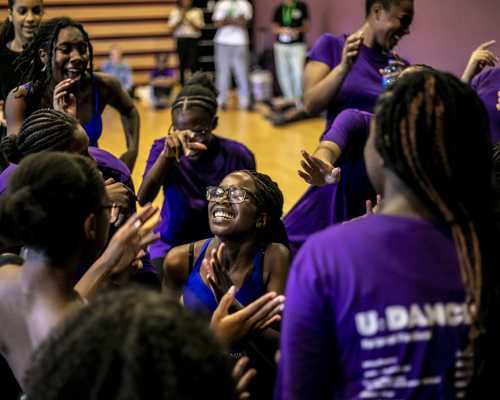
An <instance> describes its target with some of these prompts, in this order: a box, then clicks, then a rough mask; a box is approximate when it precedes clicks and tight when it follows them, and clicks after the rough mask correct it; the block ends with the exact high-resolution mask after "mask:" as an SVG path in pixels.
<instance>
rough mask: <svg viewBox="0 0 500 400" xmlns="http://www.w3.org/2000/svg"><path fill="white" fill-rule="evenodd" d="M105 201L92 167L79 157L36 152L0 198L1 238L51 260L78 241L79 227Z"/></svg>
mask: <svg viewBox="0 0 500 400" xmlns="http://www.w3.org/2000/svg"><path fill="white" fill-rule="evenodd" d="M106 198H107V195H106V192H105V188H104V180H103V178H102V176H101V175H100V173H99V171H98V170H97V167H96V166H95V165H94V164H92V163H91V162H90V160H87V159H86V158H84V157H82V156H77V155H72V154H66V153H60V152H45V151H44V152H41V153H37V154H32V155H29V156H27V157H25V158H24V159H23V160H22V161H21V163H20V164H19V166H18V167H17V168H15V169H14V171H12V173H11V174H10V175H9V179H8V183H7V189H6V192H5V194H4V195H2V196H1V197H0V238H1V240H2V241H3V242H4V243H6V244H24V245H27V246H30V247H32V248H33V249H37V250H41V251H43V252H45V253H46V254H47V256H49V257H51V258H52V259H56V258H57V257H59V255H60V254H61V248H66V249H71V248H73V246H74V243H75V241H76V240H77V239H78V238H80V237H81V236H82V235H83V222H84V221H85V219H86V218H87V217H88V216H89V215H90V214H91V213H94V212H97V210H99V208H101V207H102V206H104V205H105V204H104V202H105V199H106Z"/></svg>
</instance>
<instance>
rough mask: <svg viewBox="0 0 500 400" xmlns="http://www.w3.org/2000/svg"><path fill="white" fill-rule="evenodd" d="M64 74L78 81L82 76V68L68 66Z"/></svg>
mask: <svg viewBox="0 0 500 400" xmlns="http://www.w3.org/2000/svg"><path fill="white" fill-rule="evenodd" d="M64 74H65V75H66V76H67V77H68V78H70V79H73V80H75V81H78V80H80V78H81V77H82V70H81V69H76V68H67V69H65V70H64Z"/></svg>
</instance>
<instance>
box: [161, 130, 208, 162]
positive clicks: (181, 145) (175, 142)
mask: <svg viewBox="0 0 500 400" xmlns="http://www.w3.org/2000/svg"><path fill="white" fill-rule="evenodd" d="M194 137H195V133H194V132H193V131H190V130H187V131H175V132H173V133H171V134H169V135H168V136H167V137H166V138H165V148H164V150H163V156H164V157H165V158H175V159H176V160H177V162H180V161H181V158H182V156H183V155H186V156H189V155H190V154H191V151H192V150H206V149H207V146H205V145H204V144H203V143H198V142H191V141H190V140H194Z"/></svg>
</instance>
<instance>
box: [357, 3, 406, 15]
mask: <svg viewBox="0 0 500 400" xmlns="http://www.w3.org/2000/svg"><path fill="white" fill-rule="evenodd" d="M405 1H411V3H412V4H413V0H366V2H365V18H368V17H369V16H370V12H371V9H372V6H373V5H374V4H380V5H381V6H382V8H383V9H384V10H385V11H389V10H390V8H391V6H392V5H395V6H399V5H400V4H401V3H403V2H405Z"/></svg>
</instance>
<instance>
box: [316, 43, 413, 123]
mask: <svg viewBox="0 0 500 400" xmlns="http://www.w3.org/2000/svg"><path fill="white" fill-rule="evenodd" d="M347 37H348V35H340V36H334V35H332V34H330V33H325V34H324V35H322V36H321V37H320V38H319V39H318V40H317V41H316V43H315V44H314V46H313V48H312V49H311V51H309V54H308V55H307V60H308V61H309V60H313V61H319V62H322V63H324V64H326V65H328V67H330V69H334V68H335V67H336V66H337V65H339V64H340V63H341V61H342V49H343V48H344V43H345V41H346V39H347ZM390 58H394V54H393V53H392V51H391V52H389V53H388V54H382V53H379V52H377V51H374V50H372V49H370V48H369V47H367V46H365V45H364V44H362V45H361V50H360V54H359V57H358V59H357V61H356V62H355V63H354V66H353V67H352V70H351V72H349V75H347V77H346V79H345V80H344V82H343V83H342V86H341V88H340V90H339V92H338V93H337V95H336V96H335V99H334V100H333V101H332V102H331V103H330V104H329V105H328V108H327V121H326V128H325V132H326V131H327V130H328V129H329V128H330V126H331V125H332V122H333V121H334V120H335V118H336V117H337V115H339V114H340V112H341V111H342V110H345V109H347V108H355V109H358V110H362V111H369V112H373V107H374V106H375V101H376V100H377V98H378V96H380V94H381V93H382V89H383V86H382V76H381V75H380V72H379V69H381V68H382V69H383V68H384V67H386V66H387V64H388V60H389V59H390ZM403 61H404V62H405V64H406V65H409V63H408V62H407V61H406V60H403Z"/></svg>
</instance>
